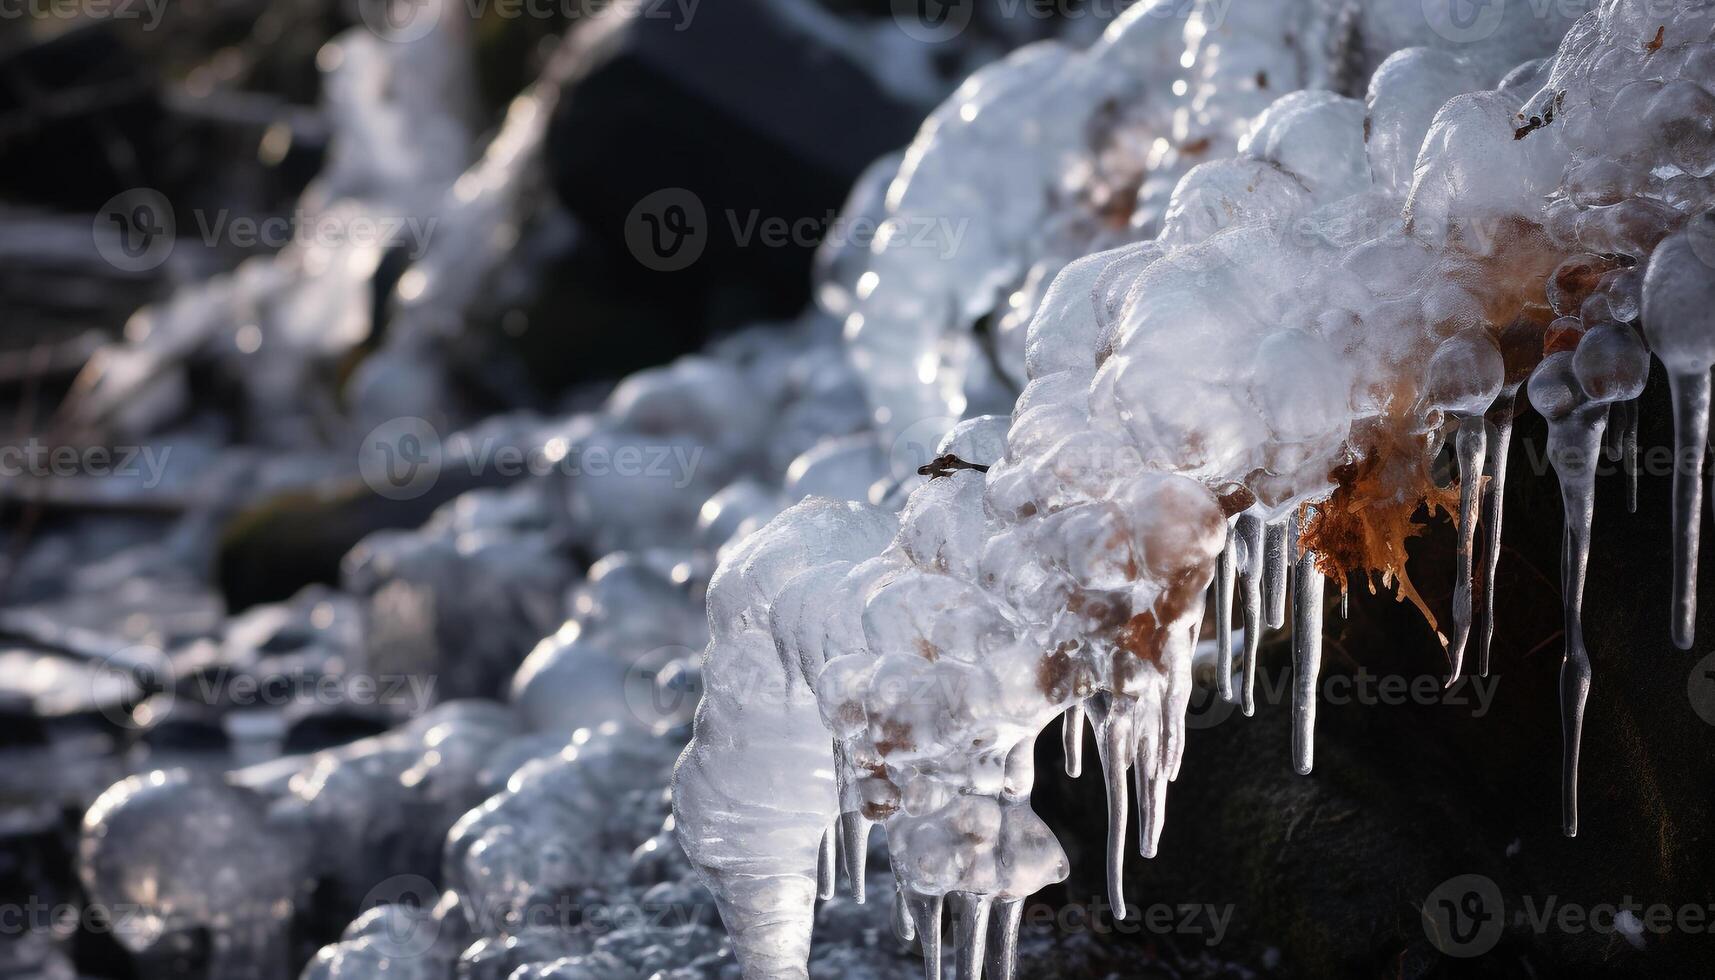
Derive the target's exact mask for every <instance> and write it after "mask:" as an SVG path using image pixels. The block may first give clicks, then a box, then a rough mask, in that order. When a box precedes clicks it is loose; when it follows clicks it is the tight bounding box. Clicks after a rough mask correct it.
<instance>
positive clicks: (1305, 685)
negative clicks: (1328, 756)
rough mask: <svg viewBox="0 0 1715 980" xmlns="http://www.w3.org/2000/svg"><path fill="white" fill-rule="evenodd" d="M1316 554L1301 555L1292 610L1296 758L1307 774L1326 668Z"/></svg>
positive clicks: (1294, 744)
mask: <svg viewBox="0 0 1715 980" xmlns="http://www.w3.org/2000/svg"><path fill="white" fill-rule="evenodd" d="M1325 581H1326V580H1325V579H1324V578H1323V577H1322V573H1321V571H1319V570H1318V569H1317V568H1316V554H1315V552H1312V551H1306V552H1305V553H1304V554H1303V555H1301V556H1299V559H1298V575H1297V581H1295V582H1294V583H1293V588H1294V601H1293V611H1292V672H1293V689H1292V761H1293V764H1294V765H1295V766H1297V768H1298V772H1299V773H1300V774H1301V775H1307V774H1309V772H1310V767H1311V765H1312V763H1313V762H1314V757H1315V748H1316V745H1315V739H1316V681H1317V677H1318V675H1320V674H1321V672H1322V591H1323V586H1324V582H1325Z"/></svg>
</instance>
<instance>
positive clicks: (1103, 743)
mask: <svg viewBox="0 0 1715 980" xmlns="http://www.w3.org/2000/svg"><path fill="white" fill-rule="evenodd" d="M1104 701H1105V702H1106V703H1105V704H1104V703H1103V702H1104ZM1094 704H1095V706H1096V708H1097V711H1096V717H1095V721H1096V736H1097V738H1096V747H1097V748H1098V749H1099V750H1100V752H1099V753H1098V754H1099V755H1100V756H1101V762H1102V782H1103V784H1104V785H1105V786H1106V787H1107V793H1108V901H1109V902H1110V903H1111V904H1112V905H1113V909H1114V917H1115V918H1117V919H1123V918H1125V836H1126V834H1125V831H1126V785H1125V783H1126V771H1127V770H1128V769H1130V768H1131V764H1132V758H1131V756H1132V748H1133V746H1134V745H1135V744H1136V741H1135V738H1134V736H1133V732H1132V718H1133V714H1134V711H1133V708H1134V704H1133V699H1131V698H1128V697H1121V696H1118V695H1098V699H1097V700H1096V701H1095V702H1094Z"/></svg>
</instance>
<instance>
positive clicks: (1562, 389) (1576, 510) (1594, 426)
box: [1529, 327, 1708, 837]
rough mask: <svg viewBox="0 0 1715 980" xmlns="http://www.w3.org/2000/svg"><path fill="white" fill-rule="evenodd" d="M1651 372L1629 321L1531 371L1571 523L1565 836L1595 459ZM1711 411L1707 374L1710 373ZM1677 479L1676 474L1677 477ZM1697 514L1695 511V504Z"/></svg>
mask: <svg viewBox="0 0 1715 980" xmlns="http://www.w3.org/2000/svg"><path fill="white" fill-rule="evenodd" d="M1648 376H1649V355H1648V354H1646V353H1645V352H1644V348H1643V344H1642V343H1641V342H1639V341H1638V339H1637V336H1636V335H1635V334H1633V333H1632V332H1631V330H1630V329H1628V328H1625V327H1597V328H1594V329H1592V330H1590V331H1589V332H1588V333H1586V334H1585V335H1584V336H1583V338H1582V339H1580V340H1579V342H1578V349H1577V351H1576V353H1570V352H1560V353H1556V354H1551V355H1549V356H1548V357H1547V358H1545V359H1544V360H1543V362H1542V363H1541V364H1540V365H1538V366H1537V369H1536V372H1535V373H1534V374H1532V375H1531V378H1530V389H1529V391H1530V402H1531V404H1532V405H1534V406H1535V407H1536V410H1537V411H1538V412H1540V413H1541V414H1542V417H1543V418H1544V419H1546V420H1547V422H1548V458H1549V462H1550V463H1552V464H1553V466H1554V473H1555V476H1556V477H1558V478H1559V480H1560V499H1561V503H1562V506H1563V508H1564V510H1565V529H1564V531H1563V532H1562V533H1563V535H1564V536H1563V539H1562V544H1561V553H1560V579H1561V581H1560V591H1561V602H1562V605H1563V609H1564V614H1565V624H1564V629H1565V634H1566V649H1565V653H1564V655H1563V659H1562V660H1561V664H1560V731H1561V789H1560V794H1561V805H1562V811H1563V814H1562V824H1563V829H1564V830H1565V833H1566V836H1568V837H1575V836H1577V835H1578V754H1579V748H1580V746H1581V744H1582V741H1583V733H1584V704H1585V701H1586V700H1587V699H1588V698H1589V696H1590V653H1589V651H1588V650H1586V649H1585V647H1584V626H1583V607H1584V573H1585V570H1586V569H1587V568H1588V566H1589V561H1590V523H1591V519H1592V517H1593V516H1594V513H1595V509H1596V461H1597V458H1598V457H1597V454H1598V453H1600V452H1601V450H1602V432H1603V429H1604V428H1606V426H1607V420H1608V418H1607V404H1608V403H1609V402H1612V401H1616V400H1620V399H1628V398H1634V397H1636V396H1637V395H1638V393H1639V392H1641V391H1642V390H1643V386H1644V382H1645V380H1646V379H1647V378H1648ZM1704 381H1705V386H1704V392H1705V402H1704V412H1705V418H1707V409H1708V403H1707V391H1708V388H1707V378H1705V379H1704ZM1676 479H1677V477H1676ZM1693 513H1694V514H1695V511H1693Z"/></svg>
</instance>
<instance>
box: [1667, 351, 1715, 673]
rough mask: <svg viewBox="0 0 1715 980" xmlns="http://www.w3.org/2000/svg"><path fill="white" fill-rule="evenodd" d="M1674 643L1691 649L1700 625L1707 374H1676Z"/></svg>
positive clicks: (1673, 387) (1671, 383) (1673, 383)
mask: <svg viewBox="0 0 1715 980" xmlns="http://www.w3.org/2000/svg"><path fill="white" fill-rule="evenodd" d="M1667 383H1668V387H1669V389H1670V390H1671V392H1672V396H1673V444H1674V453H1673V643H1674V645H1675V646H1677V647H1679V648H1680V649H1681V650H1689V649H1691V643H1692V639H1693V638H1694V636H1695V632H1696V623H1697V545H1698V539H1699V537H1700V536H1701V535H1702V533H1703V455H1704V450H1705V447H1706V446H1707V445H1708V443H1709V372H1707V371H1697V372H1694V373H1690V374H1672V375H1669V376H1668V379H1667Z"/></svg>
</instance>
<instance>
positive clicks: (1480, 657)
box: [1477, 385, 1518, 677]
mask: <svg viewBox="0 0 1715 980" xmlns="http://www.w3.org/2000/svg"><path fill="white" fill-rule="evenodd" d="M1517 412H1518V385H1512V386H1510V387H1508V388H1507V389H1506V390H1505V391H1504V392H1502V393H1501V397H1500V398H1499V399H1497V400H1496V401H1495V404H1494V406H1493V407H1492V408H1490V409H1489V412H1488V415H1487V418H1488V420H1489V424H1491V425H1493V426H1494V427H1495V435H1494V440H1493V443H1492V445H1491V446H1490V451H1489V452H1488V453H1487V454H1485V456H1484V459H1483V474H1484V475H1485V476H1487V477H1488V478H1489V482H1488V484H1487V485H1486V486H1484V487H1483V564H1484V570H1483V623H1482V630H1481V632H1480V633H1479V634H1478V640H1477V674H1478V675H1479V676H1481V677H1487V676H1489V650H1490V648H1491V647H1492V646H1493V644H1494V641H1495V573H1496V572H1497V571H1498V570H1499V569H1500V567H1501V519H1502V517H1503V516H1504V514H1505V512H1506V507H1505V505H1506V491H1507V450H1508V449H1510V448H1511V447H1512V442H1513V416H1514V415H1516V414H1517Z"/></svg>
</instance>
